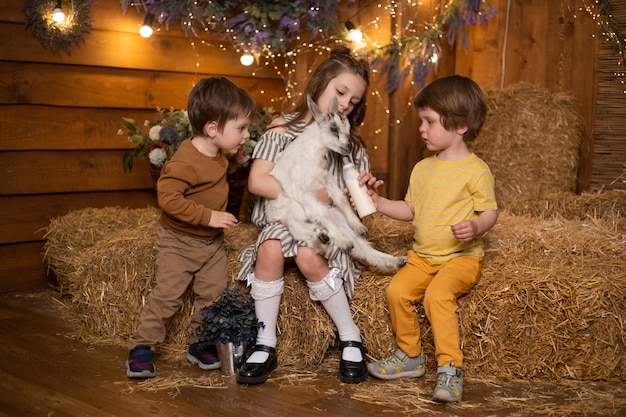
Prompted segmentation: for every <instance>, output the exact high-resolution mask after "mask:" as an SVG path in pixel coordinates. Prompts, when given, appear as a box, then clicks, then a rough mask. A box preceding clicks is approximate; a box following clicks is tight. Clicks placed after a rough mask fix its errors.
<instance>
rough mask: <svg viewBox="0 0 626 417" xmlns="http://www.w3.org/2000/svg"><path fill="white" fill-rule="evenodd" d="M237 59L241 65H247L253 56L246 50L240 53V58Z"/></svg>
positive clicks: (250, 62)
mask: <svg viewBox="0 0 626 417" xmlns="http://www.w3.org/2000/svg"><path fill="white" fill-rule="evenodd" d="M239 61H240V62H241V64H242V65H243V66H246V67H249V66H250V65H252V63H253V62H254V56H252V55H251V54H249V53H247V52H246V53H244V54H243V55H241V58H239Z"/></svg>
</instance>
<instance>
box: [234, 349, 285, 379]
mask: <svg viewBox="0 0 626 417" xmlns="http://www.w3.org/2000/svg"><path fill="white" fill-rule="evenodd" d="M254 352H267V353H269V357H268V358H267V360H266V361H265V362H263V363H248V362H246V363H244V364H243V366H242V367H241V369H240V370H239V373H238V374H237V382H238V383H240V384H248V385H257V384H262V383H264V382H265V381H267V377H268V376H269V373H270V372H272V371H273V370H274V369H276V368H277V367H278V359H277V358H276V349H275V348H273V347H271V346H265V345H256V346H254V348H252V353H254Z"/></svg>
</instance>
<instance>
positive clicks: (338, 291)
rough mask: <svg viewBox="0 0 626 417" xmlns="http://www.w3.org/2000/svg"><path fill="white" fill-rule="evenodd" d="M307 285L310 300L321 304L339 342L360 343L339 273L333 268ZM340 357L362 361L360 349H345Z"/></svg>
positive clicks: (359, 336) (359, 334) (359, 335)
mask: <svg viewBox="0 0 626 417" xmlns="http://www.w3.org/2000/svg"><path fill="white" fill-rule="evenodd" d="M307 285H308V286H309V295H310V296H311V299H312V300H318V301H320V302H321V303H322V305H323V306H324V308H325V309H326V312H327V313H328V315H329V316H330V318H331V319H332V320H333V323H335V326H337V332H338V333H339V340H341V341H344V342H347V341H351V340H352V341H356V342H360V341H361V333H360V332H359V328H358V327H357V325H356V323H355V322H354V320H353V319H352V311H351V310H350V304H349V303H348V297H347V296H346V292H345V291H344V289H343V279H342V278H341V272H340V271H339V270H338V269H337V268H333V269H331V270H330V272H329V273H328V275H327V276H326V277H325V278H324V279H323V280H321V281H319V282H309V281H307ZM341 357H342V359H344V360H348V361H352V362H360V361H362V360H363V354H362V353H361V349H359V348H356V347H347V348H345V349H344V350H343V353H342V356H341Z"/></svg>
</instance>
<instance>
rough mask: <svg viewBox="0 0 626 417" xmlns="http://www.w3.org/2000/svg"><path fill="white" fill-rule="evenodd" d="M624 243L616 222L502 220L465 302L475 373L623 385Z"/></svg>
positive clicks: (466, 334) (463, 317) (489, 239)
mask: <svg viewBox="0 0 626 417" xmlns="http://www.w3.org/2000/svg"><path fill="white" fill-rule="evenodd" d="M625 241H626V236H624V234H623V233H620V232H619V231H617V230H616V228H615V225H614V223H613V222H611V221H604V220H601V219H597V220H594V221H589V220H587V221H581V220H563V219H552V220H544V221H537V219H533V218H530V217H519V216H512V215H510V214H508V213H502V215H501V216H500V219H499V221H498V224H497V225H496V226H495V227H494V228H493V229H492V231H490V232H489V233H488V235H487V236H486V246H487V247H488V252H487V255H486V257H485V261H484V267H483V271H482V278H481V281H480V282H479V284H478V285H477V286H476V287H475V288H474V289H473V290H472V291H471V292H470V293H469V294H468V296H466V297H464V298H462V299H460V300H459V308H460V311H461V313H460V317H461V330H462V333H463V343H464V351H465V353H466V358H467V365H468V369H470V370H471V373H472V374H481V375H495V376H503V377H508V378H544V379H558V378H571V379H578V380H595V379H605V380H624V379H625V378H626V362H625V361H624V357H625V356H624V355H625V349H626V333H625V329H624V325H625V324H624V323H625V320H626V298H625V296H624V294H626V276H625V274H624V271H625V270H626V245H625Z"/></svg>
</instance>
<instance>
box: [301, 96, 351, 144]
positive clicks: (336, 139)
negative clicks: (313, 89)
mask: <svg viewBox="0 0 626 417" xmlns="http://www.w3.org/2000/svg"><path fill="white" fill-rule="evenodd" d="M307 104H308V106H309V109H310V110H311V113H312V114H313V118H314V119H315V123H316V124H317V126H318V128H319V138H318V140H319V141H320V143H321V144H322V145H323V146H324V147H325V148H327V149H329V150H331V151H334V152H337V153H338V154H340V155H348V154H349V153H350V151H351V150H352V143H351V142H350V121H349V120H348V118H347V117H346V116H343V115H342V114H339V112H338V109H339V105H338V103H337V98H336V97H333V98H332V99H331V100H330V103H329V105H328V107H329V108H328V113H322V111H321V110H320V108H319V107H318V106H317V104H316V103H315V101H313V99H312V98H311V96H307Z"/></svg>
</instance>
